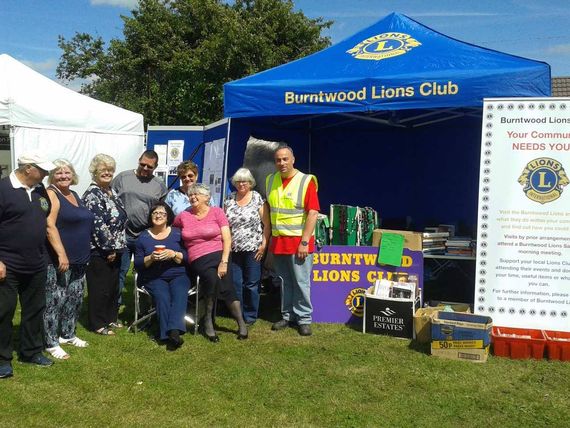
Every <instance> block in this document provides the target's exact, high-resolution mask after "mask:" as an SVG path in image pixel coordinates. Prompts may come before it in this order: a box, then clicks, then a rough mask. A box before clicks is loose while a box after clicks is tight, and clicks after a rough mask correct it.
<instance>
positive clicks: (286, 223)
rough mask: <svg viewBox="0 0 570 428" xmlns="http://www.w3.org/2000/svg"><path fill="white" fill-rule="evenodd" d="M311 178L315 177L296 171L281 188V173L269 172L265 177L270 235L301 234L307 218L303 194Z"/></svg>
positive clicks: (314, 178)
mask: <svg viewBox="0 0 570 428" xmlns="http://www.w3.org/2000/svg"><path fill="white" fill-rule="evenodd" d="M311 180H315V184H317V178H316V177H315V176H314V175H311V174H303V173H302V172H299V171H297V173H296V174H295V175H294V176H293V178H292V179H291V181H290V182H289V184H287V187H286V188H285V189H283V183H282V181H281V174H279V173H278V172H276V173H274V174H270V175H268V176H267V178H266V179H265V192H266V195H267V202H268V203H269V206H270V207H271V235H273V236H301V235H302V234H303V225H304V224H305V220H306V218H307V213H306V212H305V209H304V205H305V195H306V194H307V188H308V187H309V183H310V182H311Z"/></svg>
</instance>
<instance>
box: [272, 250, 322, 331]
mask: <svg viewBox="0 0 570 428" xmlns="http://www.w3.org/2000/svg"><path fill="white" fill-rule="evenodd" d="M273 257H274V259H273V268H274V269H275V273H276V274H277V275H279V276H280V277H282V278H283V287H282V289H281V315H282V317H283V319H284V320H287V321H292V322H297V324H299V325H302V324H311V321H312V315H313V305H311V271H312V270H313V255H312V254H309V255H308V256H307V258H306V259H305V260H301V259H299V258H297V256H296V255H294V254H293V255H281V254H275V255H274V256H273Z"/></svg>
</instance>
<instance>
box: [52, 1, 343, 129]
mask: <svg viewBox="0 0 570 428" xmlns="http://www.w3.org/2000/svg"><path fill="white" fill-rule="evenodd" d="M122 19H123V22H124V28H123V36H124V39H122V40H119V39H113V40H111V41H110V42H109V44H108V46H107V47H106V46H105V42H104V41H103V40H102V39H101V37H93V36H91V35H89V34H85V33H76V34H75V36H74V37H73V38H71V39H70V40H66V39H65V38H64V37H62V36H60V37H59V43H58V44H59V47H60V48H61V49H62V51H63V53H62V55H61V58H60V62H59V65H58V67H57V76H58V78H60V79H63V80H67V81H73V80H75V79H84V82H85V83H83V84H82V87H81V92H82V93H84V94H87V95H90V96H92V97H94V98H97V99H100V100H102V101H105V102H109V103H112V104H115V105H117V106H120V107H123V108H126V109H129V110H134V111H138V112H140V113H142V114H143V115H144V116H145V120H146V122H147V123H149V124H160V125H188V124H193V125H194V124H206V123H210V122H212V121H215V120H218V119H220V118H221V117H222V110H223V109H222V103H223V99H222V86H223V84H224V83H226V82H229V81H231V80H235V79H239V78H241V77H244V76H247V75H250V74H253V73H257V72H259V71H262V70H266V69H268V68H271V67H275V66H277V65H280V64H284V63H286V62H289V61H292V60H295V59H298V58H301V57H303V56H306V55H308V54H310V53H313V52H316V51H318V50H321V49H323V48H325V47H327V46H329V45H330V39H329V38H328V37H324V36H322V35H321V32H322V30H323V29H326V28H329V27H330V25H331V24H332V22H330V21H324V20H323V19H322V18H316V19H311V18H308V17H306V16H305V15H304V14H303V13H302V12H296V11H294V4H293V1H292V0H235V1H234V2H233V3H232V4H227V3H225V2H223V1H222V0H140V2H139V7H138V9H135V10H133V11H132V16H130V17H127V16H123V17H122Z"/></svg>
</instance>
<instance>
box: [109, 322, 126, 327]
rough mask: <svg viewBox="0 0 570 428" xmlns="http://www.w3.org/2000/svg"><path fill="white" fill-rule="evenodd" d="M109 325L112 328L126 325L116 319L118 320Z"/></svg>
mask: <svg viewBox="0 0 570 428" xmlns="http://www.w3.org/2000/svg"><path fill="white" fill-rule="evenodd" d="M109 327H110V328H123V327H124V325H123V324H121V323H120V322H119V321H116V322H112V323H110V324H109Z"/></svg>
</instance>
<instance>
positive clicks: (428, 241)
mask: <svg viewBox="0 0 570 428" xmlns="http://www.w3.org/2000/svg"><path fill="white" fill-rule="evenodd" d="M448 238H449V232H441V231H439V230H438V228H437V227H426V228H425V230H424V233H423V234H422V247H423V249H422V251H423V253H424V254H445V249H446V247H445V243H446V242H447V239H448Z"/></svg>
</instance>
